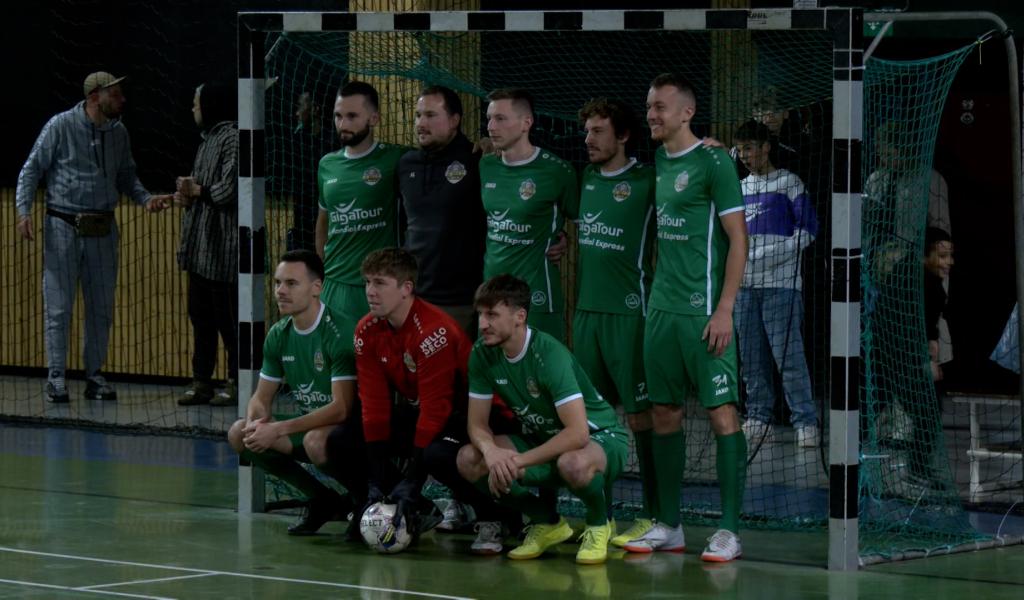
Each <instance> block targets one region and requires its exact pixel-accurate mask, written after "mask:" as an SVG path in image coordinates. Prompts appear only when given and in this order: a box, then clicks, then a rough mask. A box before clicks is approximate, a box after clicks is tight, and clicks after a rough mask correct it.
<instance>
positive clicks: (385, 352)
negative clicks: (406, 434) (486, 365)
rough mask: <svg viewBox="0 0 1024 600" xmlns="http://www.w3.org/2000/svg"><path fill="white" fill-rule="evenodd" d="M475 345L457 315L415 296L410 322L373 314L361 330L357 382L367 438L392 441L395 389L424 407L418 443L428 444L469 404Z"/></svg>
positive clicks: (357, 338) (364, 320) (357, 341)
mask: <svg viewBox="0 0 1024 600" xmlns="http://www.w3.org/2000/svg"><path fill="white" fill-rule="evenodd" d="M471 349H472V343H471V342H470V341H469V338H468V337H467V336H466V334H465V333H464V332H463V331H462V329H461V328H460V327H459V325H458V324H457V323H456V322H455V320H454V319H452V318H451V317H449V316H448V315H447V314H446V313H445V312H444V311H442V310H441V309H440V308H438V307H436V306H434V305H433V304H430V303H429V302H427V301H425V300H421V299H420V298H415V299H414V300H413V303H412V308H411V309H410V310H409V315H408V316H407V317H406V319H405V323H403V324H402V326H401V327H400V328H399V329H397V330H396V329H394V328H393V327H392V326H391V324H390V323H388V321H387V320H386V319H380V318H378V317H374V316H373V315H367V316H365V317H363V318H362V320H360V321H359V325H358V326H356V331H355V354H356V380H357V382H358V387H359V400H360V401H361V402H362V409H363V432H364V435H365V436H366V441H367V442H380V441H387V440H389V439H391V410H392V398H393V396H392V393H393V392H398V394H399V395H401V396H402V398H403V400H400V401H404V402H408V403H409V404H410V405H411V407H412V408H414V409H417V408H418V409H419V416H418V417H417V421H416V436H415V439H414V440H413V443H414V444H415V445H416V447H417V448H425V447H426V446H427V445H428V444H430V442H432V441H434V438H436V437H437V434H439V433H440V432H441V430H442V429H444V426H445V423H446V422H447V421H448V417H449V415H451V413H452V408H453V406H455V405H456V403H458V405H460V406H461V405H464V403H465V402H466V397H467V395H466V394H467V389H468V388H467V384H466V373H467V369H468V364H469V352H470V350H471Z"/></svg>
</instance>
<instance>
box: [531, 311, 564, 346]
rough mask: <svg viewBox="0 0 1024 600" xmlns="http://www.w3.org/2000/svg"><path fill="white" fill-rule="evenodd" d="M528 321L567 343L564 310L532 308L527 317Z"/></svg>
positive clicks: (532, 325)
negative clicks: (541, 310)
mask: <svg viewBox="0 0 1024 600" xmlns="http://www.w3.org/2000/svg"><path fill="white" fill-rule="evenodd" d="M526 323H527V324H528V325H529V326H530V327H533V328H534V329H539V330H540V331H543V332H544V333H546V334H548V335H551V336H553V337H554V338H555V339H556V340H558V341H560V342H562V343H563V344H564V343H565V314H564V313H562V312H553V313H547V312H540V311H535V310H531V311H530V314H529V315H528V316H527V318H526Z"/></svg>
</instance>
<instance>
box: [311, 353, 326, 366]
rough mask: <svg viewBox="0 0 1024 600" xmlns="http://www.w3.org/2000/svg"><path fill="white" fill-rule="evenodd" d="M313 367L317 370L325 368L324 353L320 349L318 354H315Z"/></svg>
mask: <svg viewBox="0 0 1024 600" xmlns="http://www.w3.org/2000/svg"><path fill="white" fill-rule="evenodd" d="M313 368H314V369H316V370H317V371H323V370H324V354H323V352H320V351H319V350H317V351H316V354H314V355H313Z"/></svg>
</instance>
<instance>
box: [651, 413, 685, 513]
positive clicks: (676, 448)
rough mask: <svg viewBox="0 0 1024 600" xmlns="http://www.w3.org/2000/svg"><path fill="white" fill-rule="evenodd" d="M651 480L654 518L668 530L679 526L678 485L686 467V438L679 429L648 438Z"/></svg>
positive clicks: (654, 434) (680, 483) (653, 434)
mask: <svg viewBox="0 0 1024 600" xmlns="http://www.w3.org/2000/svg"><path fill="white" fill-rule="evenodd" d="M651 458H652V461H651V462H652V463H653V465H654V469H653V471H654V472H653V473H652V475H653V479H654V480H656V481H657V482H658V484H657V489H658V491H657V498H658V502H657V509H658V512H656V513H654V518H656V519H658V521H660V522H662V523H664V524H665V525H666V526H668V527H678V526H679V493H680V492H679V486H680V485H682V482H683V468H684V467H686V437H685V436H684V435H683V430H681V429H680V430H679V431H674V432H672V433H666V434H658V433H652V435H651Z"/></svg>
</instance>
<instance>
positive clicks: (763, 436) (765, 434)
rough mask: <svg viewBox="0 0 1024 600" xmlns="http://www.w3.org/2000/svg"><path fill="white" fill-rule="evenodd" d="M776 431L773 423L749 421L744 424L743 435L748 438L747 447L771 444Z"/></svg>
mask: <svg viewBox="0 0 1024 600" xmlns="http://www.w3.org/2000/svg"><path fill="white" fill-rule="evenodd" d="M774 433H775V432H774V430H773V428H772V424H771V423H765V422H764V421H757V420H755V419H747V420H746V421H744V422H743V435H744V437H746V438H747V445H748V446H751V445H757V444H770V443H771V442H772V435H774Z"/></svg>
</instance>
